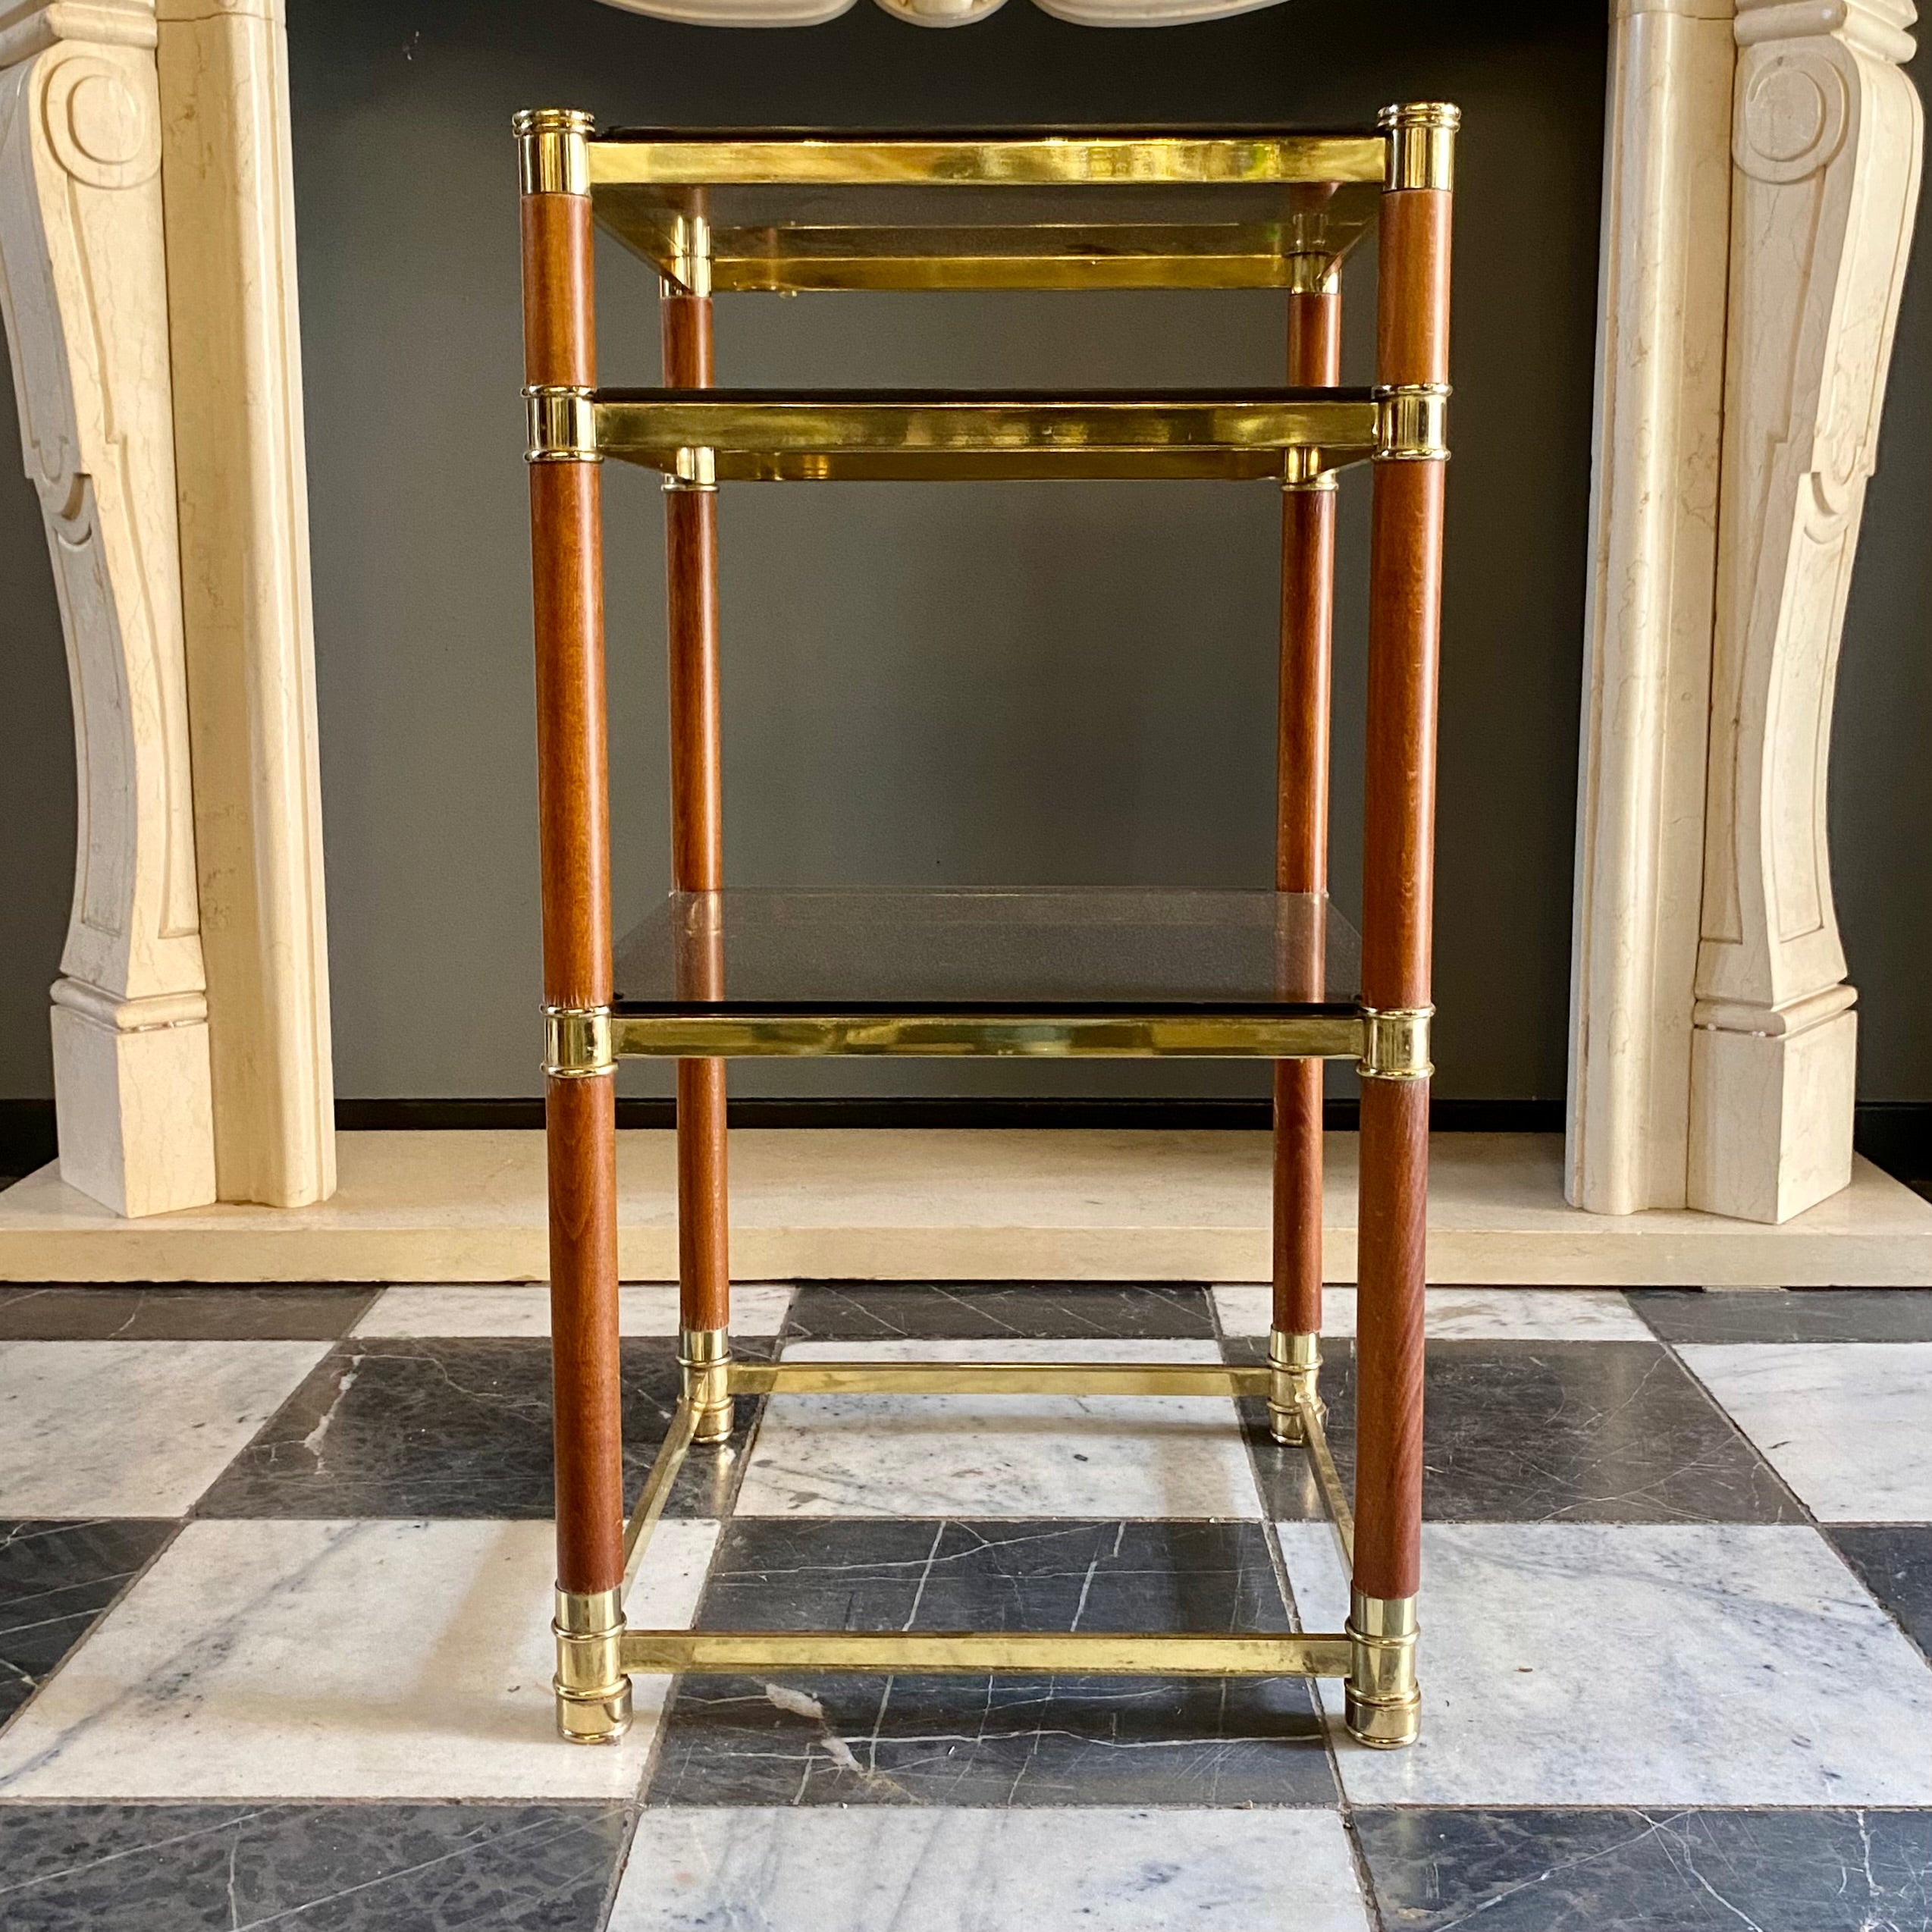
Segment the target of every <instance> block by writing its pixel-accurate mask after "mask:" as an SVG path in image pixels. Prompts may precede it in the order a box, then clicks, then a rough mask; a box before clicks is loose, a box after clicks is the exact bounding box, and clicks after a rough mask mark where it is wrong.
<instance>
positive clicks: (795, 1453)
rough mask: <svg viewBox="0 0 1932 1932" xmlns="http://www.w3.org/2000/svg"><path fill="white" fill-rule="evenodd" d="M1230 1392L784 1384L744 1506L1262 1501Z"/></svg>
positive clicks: (1060, 1346)
mask: <svg viewBox="0 0 1932 1932" xmlns="http://www.w3.org/2000/svg"><path fill="white" fill-rule="evenodd" d="M786 1359H787V1360H791V1361H800V1360H803V1361H820V1362H823V1361H839V1360H867V1361H874V1362H893V1361H920V1360H928V1361H934V1360H936V1361H948V1362H972V1361H987V1360H997V1361H1008V1362H1055V1361H1058V1362H1212V1361H1215V1360H1218V1359H1219V1356H1218V1350H1217V1348H1216V1347H1215V1344H1214V1343H1212V1342H1211V1341H923V1340H921V1339H919V1338H911V1339H908V1340H903V1341H900V1340H895V1341H887V1342H836V1341H831V1342H797V1343H794V1344H792V1345H791V1346H790V1347H789V1348H787V1349H786ZM736 1513H737V1514H739V1516H1106V1517H1113V1516H1259V1514H1260V1513H1261V1503H1260V1498H1259V1494H1258V1492H1257V1491H1256V1488H1255V1482H1254V1476H1253V1469H1252V1468H1251V1466H1250V1463H1249V1461H1248V1454H1247V1447H1245V1445H1244V1443H1243V1442H1242V1440H1241V1438H1240V1433H1239V1431H1238V1429H1237V1425H1236V1422H1235V1417H1234V1405H1233V1404H1231V1403H1230V1402H1228V1401H1225V1400H1221V1399H1219V1398H1218V1397H1191V1396H1148V1397H1140V1396H1131V1397H1130V1396H1090V1397H1068V1396H1032V1395H1003V1396H1002V1395H987V1396H962V1395H783V1396H774V1397H773V1398H772V1399H771V1400H770V1402H769V1403H768V1404H767V1406H766V1410H765V1414H764V1421H763V1422H762V1423H761V1425H760V1427H759V1429H758V1433H757V1438H756V1439H755V1440H754V1442H753V1444H752V1446H751V1455H750V1457H749V1460H748V1462H747V1463H746V1466H745V1485H744V1487H743V1488H742V1490H741V1491H739V1498H738V1505H737V1511H736Z"/></svg>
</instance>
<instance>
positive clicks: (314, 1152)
mask: <svg viewBox="0 0 1932 1932" xmlns="http://www.w3.org/2000/svg"><path fill="white" fill-rule="evenodd" d="M158 12H159V15H160V82H161V114H162V188H163V190H164V193H165V198H166V203H167V218H168V219H167V227H168V313H169V316H170V318H171V322H172V325H173V344H174V352H173V372H174V450H175V461H176V464H177V472H178V475H177V482H178V486H179V490H180V528H181V560H182V604H183V615H184V618H185V620H186V628H187V676H188V690H189V694H190V700H191V701H190V706H189V713H190V723H191V726H192V729H193V739H194V769H195V826H196V838H197V842H198V844H199V851H200V857H201V903H202V945H203V946H204V947H205V949H206V952H207V956H208V983H209V1007H210V1021H211V1026H212V1049H213V1060H214V1082H215V1162H216V1178H217V1180H218V1183H219V1187H220V1192H221V1199H222V1200H224V1201H262V1202H266V1203H268V1204H269V1205H270V1206H275V1207H300V1206H304V1205H306V1203H309V1202H311V1201H318V1200H326V1199H327V1198H328V1196H329V1195H331V1193H334V1191H335V1120H334V1115H335V1089H334V1080H333V1078H332V1077H331V1066H330V1027H329V996H328V927H327V922H326V917H325V908H324V902H323V893H322V877H323V870H322V809H321V779H320V770H319V762H318V753H317V749H316V744H315V627H314V623H313V619H312V613H311V610H310V606H309V497H308V487H307V476H306V469H305V467H304V456H303V425H302V359H301V351H300V343H299V340H298V334H297V315H296V278H295V205H294V196H293V187H292V180H291V168H290V153H289V139H290V136H289V111H288V47H287V33H286V30H285V29H284V25H283V21H282V10H281V0H160V5H159V8H158Z"/></svg>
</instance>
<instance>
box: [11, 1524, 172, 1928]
mask: <svg viewBox="0 0 1932 1932" xmlns="http://www.w3.org/2000/svg"><path fill="white" fill-rule="evenodd" d="M175 1528H176V1525H174V1523H152V1522H126V1521H121V1522H108V1521H99V1522H93V1523H0V1723H4V1722H5V1720H6V1719H7V1718H8V1717H11V1715H12V1714H13V1713H14V1711H17V1710H18V1709H19V1708H20V1706H21V1705H23V1704H24V1703H25V1702H26V1701H27V1699H28V1698H30V1697H31V1696H32V1695H33V1693H34V1692H35V1691H36V1690H37V1689H39V1686H40V1684H41V1683H42V1680H44V1679H45V1677H46V1676H48V1674H49V1673H50V1672H51V1671H52V1670H53V1668H54V1667H55V1665H56V1664H58V1663H59V1662H60V1661H61V1658H64V1656H66V1655H67V1652H68V1651H71V1649H73V1648H74V1645H76V1644H77V1643H78V1642H80V1639H82V1638H83V1637H84V1636H86V1634H87V1632H89V1630H90V1629H92V1628H93V1626H94V1623H95V1621H96V1619H97V1618H99V1616H100V1615H101V1614H102V1611H105V1610H106V1609H107V1608H108V1606H109V1605H110V1604H112V1603H113V1601H114V1599H115V1598H117V1597H118V1596H119V1595H121V1592H122V1591H123V1590H124V1589H126V1588H127V1585H129V1584H130V1583H131V1582H133V1580H134V1578H135V1576H136V1574H137V1573H139V1572H140V1569H141V1567H142V1566H143V1564H144V1563H146V1562H147V1560H149V1557H152V1555H153V1554H155V1551H157V1550H158V1549H159V1548H161V1546H162V1544H164V1543H165V1542H167V1541H168V1538H169V1537H170V1536H171V1535H173V1534H174V1530H175ZM5 1869H6V1866H5V1860H4V1859H0V1871H5ZM6 1924H11V1921H10V1920H9V1919H8V1918H7V1915H6V1913H5V1910H4V1909H0V1925H6Z"/></svg>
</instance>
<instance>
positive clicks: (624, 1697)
mask: <svg viewBox="0 0 1932 1932" xmlns="http://www.w3.org/2000/svg"><path fill="white" fill-rule="evenodd" d="M556 1689H557V1731H558V1733H559V1734H560V1736H562V1737H563V1738H564V1739H565V1740H566V1742H569V1743H571V1744H615V1743H616V1742H617V1740H618V1739H619V1738H621V1737H622V1736H623V1735H624V1733H626V1731H627V1730H629V1729H630V1727H631V1680H630V1679H629V1678H628V1677H625V1678H623V1679H620V1680H619V1682H618V1683H617V1684H616V1686H615V1687H614V1688H613V1689H610V1690H608V1691H602V1692H597V1693H596V1694H594V1695H589V1694H586V1693H585V1692H582V1691H569V1690H566V1689H564V1688H563V1686H562V1685H561V1684H559V1685H557V1686H556Z"/></svg>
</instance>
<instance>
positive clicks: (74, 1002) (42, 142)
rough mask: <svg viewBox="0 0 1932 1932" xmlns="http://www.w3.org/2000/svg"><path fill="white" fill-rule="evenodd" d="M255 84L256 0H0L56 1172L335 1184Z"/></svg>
mask: <svg viewBox="0 0 1932 1932" xmlns="http://www.w3.org/2000/svg"><path fill="white" fill-rule="evenodd" d="M293 268H294V236H293V204H292V202H291V200H290V194H289V169H288V114H287V86H286V77H285V66H284V37H283V29H282V24H281V17H280V11H279V6H278V5H275V4H271V0H253V4H250V0H162V4H161V5H160V7H159V8H158V11H157V8H156V7H155V5H153V4H152V0H59V3H58V4H55V5H6V4H5V0H0V306H4V309H5V322H6V331H7V339H8V344H9V347H10V350H11V356H12V359H13V368H14V386H15V388H16V390H17V393H18V396H19V400H20V422H21V434H22V441H23V443H24V449H25V456H26V463H27V474H28V475H29V477H30V478H31V479H32V481H33V483H34V485H36V488H37V490H38V491H39V497H40V503H41V509H42V515H43V517H44V519H45V523H46V527H47V538H48V546H49V550H50V551H51V553H52V557H53V562H54V574H55V582H56V585H57V587H58V592H59V597H60V604H61V620H62V624H63V627H64V631H65V633H66V638H67V661H68V667H69V672H70V680H71V690H72V695H73V700H74V735H75V747H76V753H77V767H78V771H79V776H80V826H79V839H78V851H77V859H76V867H75V883H74V911H73V916H72V921H71V924H70V926H69V928H68V933H67V944H66V947H65V949H64V953H63V955H62V958H61V978H60V980H58V982H57V983H55V987H54V990H53V1014H52V1031H53V1046H54V1071H55V1109H56V1115H57V1118H58V1128H59V1134H60V1146H61V1173H62V1175H63V1177H64V1178H65V1179H66V1180H67V1181H69V1182H70V1183H71V1184H73V1185H74V1186H75V1187H78V1188H80V1190H82V1191H83V1192H84V1193H88V1194H89V1195H92V1196H93V1197H94V1198H96V1200H100V1201H102V1202H104V1203H107V1204H108V1206H111V1207H113V1208H114V1209H117V1210H118V1212H121V1213H123V1214H126V1215H147V1214H155V1213H160V1212H165V1211H167V1210H168V1209H179V1208H186V1207H193V1206H201V1205H203V1204H205V1203H209V1202H212V1201H214V1200H216V1199H218V1198H219V1199H221V1200H252V1201H259V1202H265V1203H271V1204H274V1205H279V1206H297V1205H300V1204H301V1203H306V1202H309V1201H314V1200H320V1199H322V1198H324V1197H326V1196H327V1195H328V1193H330V1192H331V1190H332V1189H333V1187H334V1131H333V1120H332V1115H333V1110H334V1109H333V1086H332V1082H331V1077H330V1070H329V1033H328V992H327V966H326V950H325V938H324V924H323V916H322V902H321V814H320V801H319V793H318V786H317V783H316V770H315V696H314V672H313V663H312V655H313V654H312V643H311V637H310V626H309V582H308V578H309V569H308V513H307V505H306V500H305V497H304V494H303V450H302V437H301V427H302V419H301V398H300V385H299V380H298V373H297V372H298V369H299V362H298V359H297V356H296V335H295V303H294V281H293Z"/></svg>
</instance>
